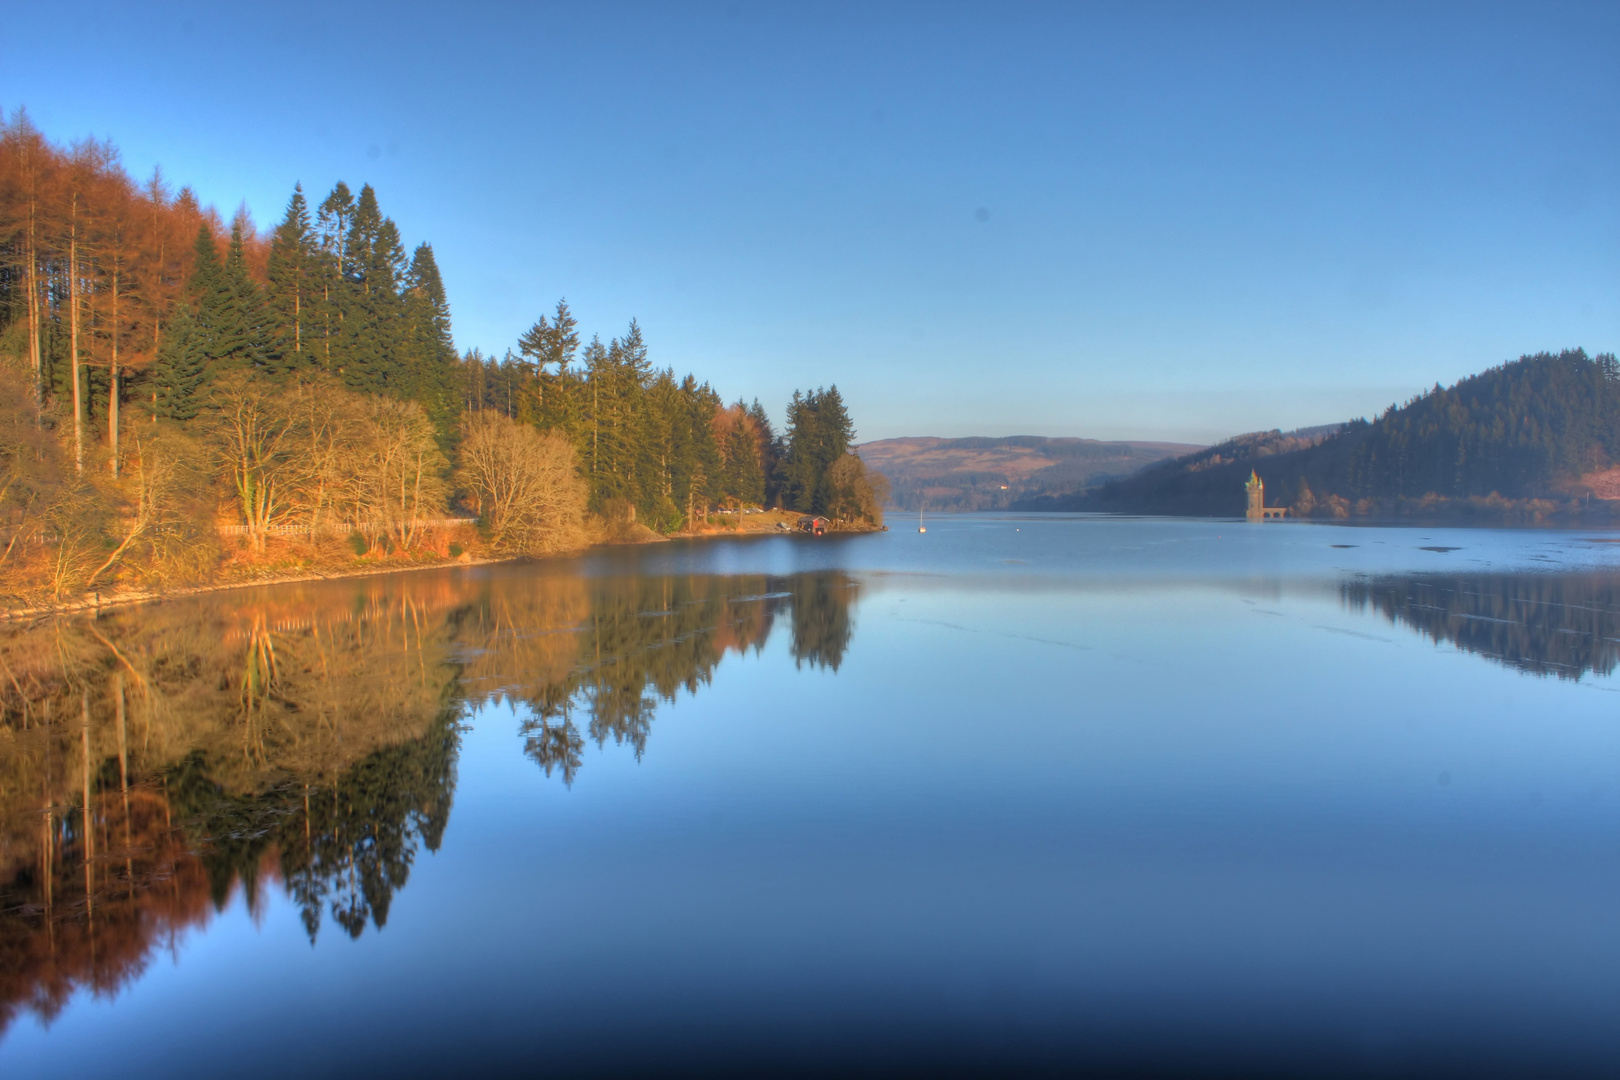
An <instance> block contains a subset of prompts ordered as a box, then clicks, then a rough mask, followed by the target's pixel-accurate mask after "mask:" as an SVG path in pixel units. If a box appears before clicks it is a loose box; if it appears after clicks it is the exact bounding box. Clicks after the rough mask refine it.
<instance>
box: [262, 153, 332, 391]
mask: <svg viewBox="0 0 1620 1080" xmlns="http://www.w3.org/2000/svg"><path fill="white" fill-rule="evenodd" d="M319 262H320V249H319V248H318V247H317V244H316V239H315V231H314V228H313V227H312V226H311V224H310V220H309V206H308V204H307V203H306V202H305V201H304V188H303V185H302V184H295V185H293V193H292V198H291V199H290V200H288V203H287V216H286V217H285V218H283V219H282V222H281V224H280V225H279V226H277V227H276V231H275V235H274V237H272V238H271V241H270V265H269V273H268V277H269V279H270V288H269V305H270V312H271V318H272V322H273V324H274V330H273V333H272V335H271V339H270V343H269V349H268V352H269V354H270V355H271V357H272V358H273V359H274V360H275V361H276V366H277V367H278V368H279V369H280V370H282V371H294V370H297V369H299V368H303V367H307V366H309V365H310V364H311V363H312V362H313V360H312V357H313V356H314V350H313V348H312V346H313V345H314V344H315V342H316V335H315V334H313V333H311V330H312V329H313V328H314V327H315V326H316V325H317V310H318V306H319V305H318V301H319V294H318V291H317V290H318V288H319V285H320V280H319V279H320V265H319Z"/></svg>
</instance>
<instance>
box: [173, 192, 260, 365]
mask: <svg viewBox="0 0 1620 1080" xmlns="http://www.w3.org/2000/svg"><path fill="white" fill-rule="evenodd" d="M193 251H194V254H193V260H192V271H191V282H190V284H189V285H188V286H187V289H186V291H187V293H188V294H189V295H190V297H191V301H192V303H194V304H195V305H196V316H195V327H194V330H193V336H194V337H195V338H196V347H197V349H198V350H199V352H200V354H201V355H202V357H203V361H204V365H205V372H206V374H205V377H206V378H207V379H212V378H213V377H214V376H216V375H218V374H219V373H221V372H222V371H225V370H226V369H228V368H230V367H234V366H237V365H239V364H241V363H242V361H243V359H244V357H245V356H246V354H247V351H248V339H247V329H246V325H245V324H246V320H245V319H244V318H243V317H242V310H241V303H240V301H239V299H238V298H237V295H236V290H235V289H233V288H232V287H231V278H230V275H229V274H228V273H226V270H225V267H224V266H222V265H220V261H219V252H218V251H216V250H215V248H214V236H213V233H212V232H211V231H210V230H209V228H208V226H207V224H203V225H201V226H199V227H198V229H197V242H196V244H195V245H194V249H193Z"/></svg>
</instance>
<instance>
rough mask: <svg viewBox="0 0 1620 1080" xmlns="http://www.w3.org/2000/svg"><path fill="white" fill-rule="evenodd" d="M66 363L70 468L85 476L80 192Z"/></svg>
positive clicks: (71, 242) (72, 236)
mask: <svg viewBox="0 0 1620 1080" xmlns="http://www.w3.org/2000/svg"><path fill="white" fill-rule="evenodd" d="M68 237H69V239H68V309H69V316H68V325H69V326H70V327H71V329H70V330H69V332H68V338H69V347H68V357H69V359H68V362H69V363H70V364H72V365H73V469H74V471H75V472H77V473H79V474H81V475H82V474H83V473H84V392H83V390H82V389H81V388H80V385H79V193H78V192H77V191H75V192H74V193H73V218H72V224H71V225H70V226H69V231H68Z"/></svg>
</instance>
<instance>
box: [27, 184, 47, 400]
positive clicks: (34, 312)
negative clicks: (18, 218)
mask: <svg viewBox="0 0 1620 1080" xmlns="http://www.w3.org/2000/svg"><path fill="white" fill-rule="evenodd" d="M29 179H30V187H29V192H28V355H29V357H30V359H32V360H33V363H34V408H35V410H36V411H38V410H41V409H43V408H44V406H45V365H44V363H43V358H42V357H41V356H40V351H39V323H40V312H39V243H38V237H37V228H36V225H37V222H36V218H37V216H38V215H37V212H36V211H37V207H38V204H39V199H38V194H37V192H36V191H35V190H34V186H35V185H34V182H33V181H34V178H33V177H30V178H29Z"/></svg>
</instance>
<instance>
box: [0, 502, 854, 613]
mask: <svg viewBox="0 0 1620 1080" xmlns="http://www.w3.org/2000/svg"><path fill="white" fill-rule="evenodd" d="M767 513H768V514H770V515H771V520H772V521H773V522H774V521H775V520H777V515H781V516H783V517H793V518H797V517H799V516H800V515H799V514H797V513H790V512H786V511H780V512H775V511H768V512H767ZM750 524H753V523H752V522H750ZM759 524H761V525H764V524H765V522H764V521H761V522H759ZM881 531H882V528H881V527H879V528H866V529H846V530H838V531H837V532H833V533H829V534H828V535H832V536H839V535H851V534H864V533H873V532H881ZM791 535H794V533H793V532H791V531H788V532H783V531H780V530H778V529H776V528H775V527H774V524H773V526H772V527H771V528H750V529H726V528H718V527H716V528H711V529H704V530H700V531H683V532H678V533H671V534H669V535H667V536H666V535H665V534H663V533H658V532H654V531H653V530H651V529H645V530H644V531H643V532H642V533H641V534H640V535H637V536H635V537H634V538H633V539H625V538H622V537H621V538H615V539H603V540H597V541H595V542H593V543H589V544H586V545H585V546H583V547H579V548H570V549H567V550H564V551H553V552H547V553H546V554H543V555H503V556H498V557H491V558H472V557H469V556H468V555H465V554H463V555H460V556H457V557H456V558H453V559H450V558H447V559H442V560H440V561H437V562H425V563H416V564H413V565H395V566H355V567H350V568H346V569H342V570H337V571H335V572H332V573H320V572H317V571H307V570H306V571H302V572H297V573H289V574H283V575H271V576H268V577H263V578H253V579H248V580H241V581H224V582H216V583H214V584H209V585H187V586H182V587H179V588H175V589H165V590H162V591H158V592H120V593H114V594H103V593H100V592H96V593H92V594H91V595H90V597H88V598H80V599H78V600H73V601H69V602H66V603H61V604H50V605H46V606H42V607H32V608H5V609H0V624H17V623H25V622H28V621H31V620H36V619H46V618H50V617H52V616H59V615H74V614H83V613H85V612H101V611H105V610H107V609H110V608H117V607H129V606H132V605H135V604H149V603H157V602H162V601H166V600H184V599H186V598H188V597H192V596H201V595H204V594H206V593H215V592H226V591H228V590H231V589H252V588H256V587H258V586H263V585H295V584H298V583H299V582H305V581H343V580H345V579H348V578H365V577H377V576H379V575H382V574H408V573H411V572H413V571H417V570H445V569H456V568H462V567H471V566H496V565H499V564H501V563H513V562H522V561H524V560H525V559H552V558H562V557H568V556H575V555H583V554H585V553H586V552H590V551H594V550H596V549H598V548H614V547H638V546H641V545H644V544H661V543H668V542H670V541H673V540H723V539H742V538H744V537H759V536H791Z"/></svg>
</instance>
